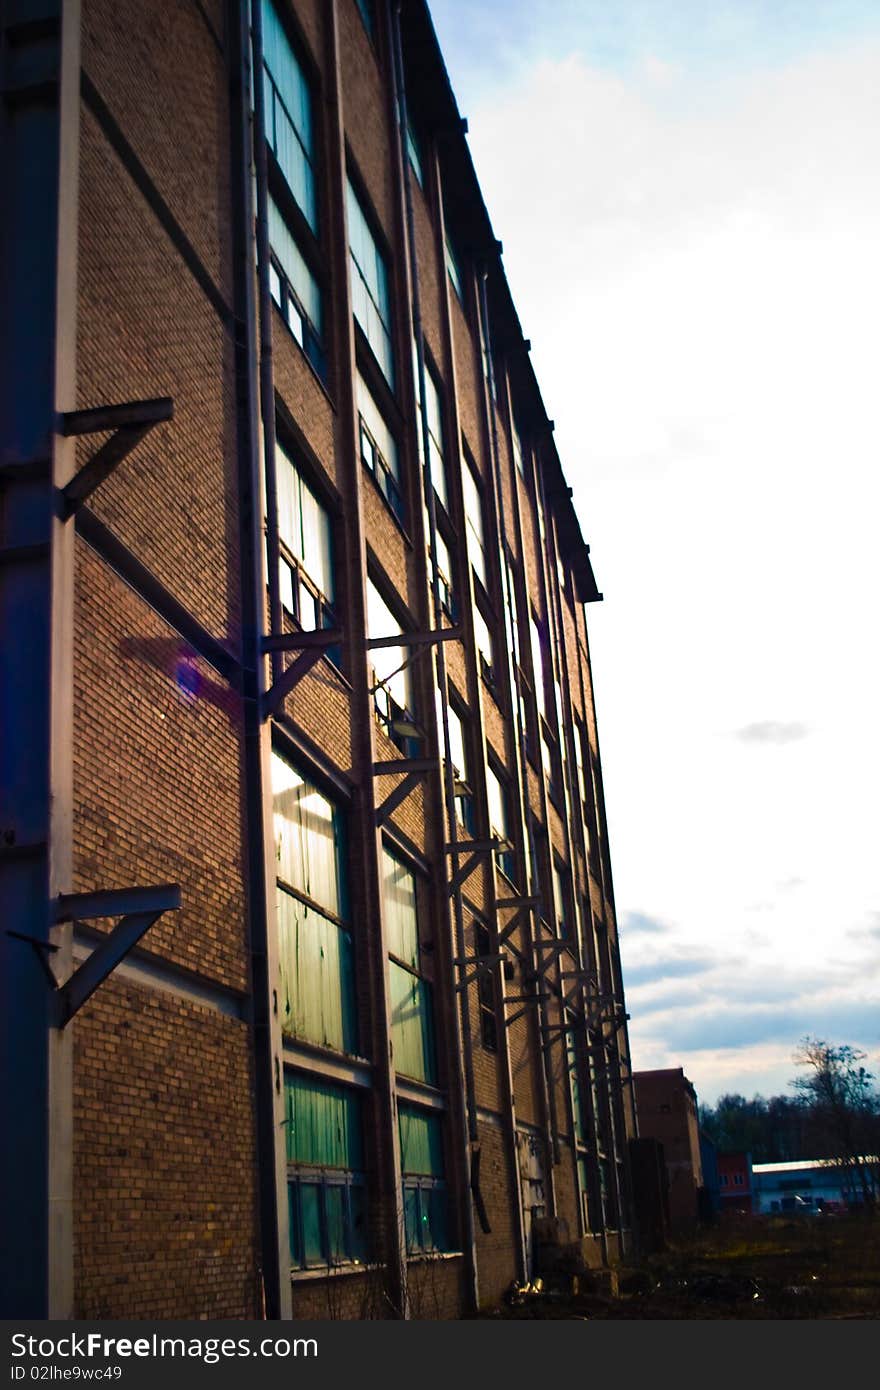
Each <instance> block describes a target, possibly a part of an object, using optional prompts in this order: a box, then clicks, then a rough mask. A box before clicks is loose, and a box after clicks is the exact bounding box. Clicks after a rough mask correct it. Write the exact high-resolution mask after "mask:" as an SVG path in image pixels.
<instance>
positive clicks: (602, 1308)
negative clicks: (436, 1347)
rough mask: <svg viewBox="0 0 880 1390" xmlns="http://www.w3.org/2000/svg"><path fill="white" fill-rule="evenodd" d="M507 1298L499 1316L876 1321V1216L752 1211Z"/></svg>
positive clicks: (879, 1272)
mask: <svg viewBox="0 0 880 1390" xmlns="http://www.w3.org/2000/svg"><path fill="white" fill-rule="evenodd" d="M566 1283H567V1286H564V1285H563V1284H562V1283H561V1282H560V1284H559V1285H558V1286H557V1287H555V1288H554V1286H553V1284H552V1282H551V1281H549V1280H548V1281H545V1288H544V1289H543V1290H542V1291H540V1292H535V1293H528V1292H527V1293H524V1294H523V1295H521V1296H520V1297H518V1298H513V1299H511V1300H510V1302H509V1303H508V1305H507V1306H505V1307H504V1308H503V1309H499V1310H497V1311H496V1313H495V1314H494V1316H496V1317H506V1318H530V1317H532V1318H535V1317H537V1318H554V1317H555V1318H604V1319H610V1318H614V1319H618V1318H640V1319H646V1318H664V1319H679V1318H787V1319H790V1318H835V1319H837V1318H880V1217H877V1218H875V1219H874V1220H869V1219H866V1218H861V1217H854V1216H853V1217H849V1216H847V1217H842V1216H827V1217H824V1216H809V1217H798V1218H796V1219H791V1220H789V1219H786V1218H775V1217H769V1218H768V1217H764V1218H750V1219H743V1220H741V1221H738V1222H737V1223H736V1224H728V1225H722V1226H718V1227H715V1228H714V1229H712V1230H711V1231H708V1232H706V1233H704V1234H701V1235H700V1236H698V1237H696V1238H695V1239H694V1240H693V1241H690V1242H689V1243H687V1244H682V1245H678V1246H674V1247H671V1248H670V1249H669V1250H667V1251H665V1252H663V1254H660V1255H653V1256H651V1257H649V1258H646V1259H645V1260H643V1261H642V1262H641V1263H640V1264H638V1265H631V1266H629V1267H627V1268H625V1269H621V1270H620V1271H619V1294H618V1296H617V1297H611V1296H609V1295H607V1294H600V1293H597V1292H595V1291H592V1290H590V1288H589V1287H587V1283H588V1281H585V1280H579V1281H578V1287H577V1290H576V1291H572V1288H571V1281H570V1280H569V1281H566Z"/></svg>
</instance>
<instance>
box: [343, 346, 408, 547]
mask: <svg viewBox="0 0 880 1390" xmlns="http://www.w3.org/2000/svg"><path fill="white" fill-rule="evenodd" d="M355 394H356V397H357V408H358V437H359V442H360V451H361V463H363V465H364V467H365V468H369V470H370V472H371V473H372V474H373V477H374V478H375V479H376V482H377V483H378V485H379V491H380V492H381V493H382V495H383V497H384V498H385V501H386V502H387V503H388V505H389V507H390V508H391V510H392V511H393V513H394V515H395V516H396V517H397V519H398V521H401V522H402V521H403V519H404V506H403V493H402V492H401V490H400V459H399V457H398V453H397V441H396V440H395V438H394V435H393V434H392V433H391V431H390V429H389V428H388V426H387V425H386V423H385V417H384V416H383V414H382V412H381V410H380V409H379V407H378V406H377V404H376V402H375V400H374V399H373V397H372V395H371V394H370V390H369V387H368V386H367V383H366V382H365V381H364V379H363V377H362V376H361V374H360V372H358V373H357V375H356V377H355Z"/></svg>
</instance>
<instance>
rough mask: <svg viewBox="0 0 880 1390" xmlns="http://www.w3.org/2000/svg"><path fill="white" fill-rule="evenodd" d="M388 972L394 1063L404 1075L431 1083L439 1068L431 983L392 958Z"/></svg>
mask: <svg viewBox="0 0 880 1390" xmlns="http://www.w3.org/2000/svg"><path fill="white" fill-rule="evenodd" d="M388 971H389V984H390V992H391V1042H392V1047H393V1055H394V1066H395V1068H396V1070H397V1071H399V1072H401V1073H402V1074H403V1075H404V1076H412V1077H414V1078H415V1079H416V1080H417V1081H429V1082H432V1081H434V1080H435V1079H436V1073H437V1068H436V1064H435V1059H434V1026H433V1017H432V1013H433V999H432V991H431V986H430V985H429V984H428V983H427V981H426V980H420V979H419V978H418V976H417V975H413V974H412V973H411V972H410V971H409V970H404V969H403V967H402V966H400V965H397V964H395V962H394V961H389V963H388Z"/></svg>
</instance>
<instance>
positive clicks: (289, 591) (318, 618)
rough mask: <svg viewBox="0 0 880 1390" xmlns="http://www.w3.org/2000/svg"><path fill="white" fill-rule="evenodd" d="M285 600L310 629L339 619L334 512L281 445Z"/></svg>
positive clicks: (277, 457) (280, 511) (280, 505)
mask: <svg viewBox="0 0 880 1390" xmlns="http://www.w3.org/2000/svg"><path fill="white" fill-rule="evenodd" d="M275 473H276V482H277V489H278V535H279V539H280V542H281V556H280V568H281V602H282V603H283V605H284V607H285V608H286V610H287V612H288V613H289V614H290V615H291V617H293V618H295V619H296V621H297V622H298V623H299V625H300V627H302V628H305V630H306V631H307V632H311V631H313V630H314V629H316V628H321V627H332V626H333V624H334V621H335V619H334V615H333V607H332V605H333V602H334V599H335V596H336V586H335V582H334V578H333V536H332V529H331V524H330V517H329V515H328V513H327V510H326V508H325V507H323V506H322V504H321V503H320V502H319V501H318V499H317V497H316V496H315V494H314V492H313V491H312V489H311V488H310V487H309V485H308V483H307V482H306V481H305V479H304V478H303V476H302V473H301V472H300V470H299V469H298V468H297V466H296V464H295V463H294V461H293V459H292V458H291V457H290V455H289V454H287V453H286V452H285V450H284V449H283V448H282V447H281V445H280V444H279V445H277V446H276V449H275Z"/></svg>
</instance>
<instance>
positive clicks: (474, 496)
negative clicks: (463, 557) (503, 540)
mask: <svg viewBox="0 0 880 1390" xmlns="http://www.w3.org/2000/svg"><path fill="white" fill-rule="evenodd" d="M461 483H462V489H463V491H464V521H465V535H466V538H467V550H468V558H469V559H470V562H471V565H472V566H473V569H474V573H475V574H476V576H477V578H478V579H479V581H480V583H481V584H482V586H483V588H484V589H487V588H488V587H489V586H488V582H487V579H486V538H485V530H484V527H483V497H482V494H481V492H480V485H479V483H478V482H477V479H476V476H475V474H474V470H473V467H472V466H471V464H470V463H469V461H468V460H467V459H466V458H465V459H464V460H463V461H462V469H461Z"/></svg>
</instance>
